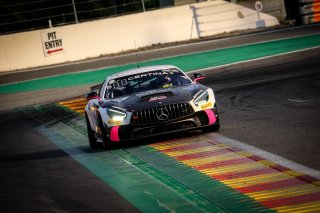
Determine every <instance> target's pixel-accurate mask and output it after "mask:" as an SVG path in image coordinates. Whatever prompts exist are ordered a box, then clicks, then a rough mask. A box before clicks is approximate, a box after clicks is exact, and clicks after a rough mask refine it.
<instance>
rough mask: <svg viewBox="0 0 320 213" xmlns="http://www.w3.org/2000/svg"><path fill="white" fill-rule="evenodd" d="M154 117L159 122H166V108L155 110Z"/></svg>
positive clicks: (167, 112)
mask: <svg viewBox="0 0 320 213" xmlns="http://www.w3.org/2000/svg"><path fill="white" fill-rule="evenodd" d="M156 116H157V118H158V119H159V120H160V121H164V120H167V119H168V117H169V111H168V110H167V109H166V108H164V107H161V108H159V109H158V110H157V112H156Z"/></svg>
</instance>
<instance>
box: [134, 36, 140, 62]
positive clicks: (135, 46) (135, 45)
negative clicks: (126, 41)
mask: <svg viewBox="0 0 320 213" xmlns="http://www.w3.org/2000/svg"><path fill="white" fill-rule="evenodd" d="M134 48H135V49H136V51H137V52H136V57H137V62H138V68H140V60H139V55H138V49H137V44H136V40H134Z"/></svg>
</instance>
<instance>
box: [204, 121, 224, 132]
mask: <svg viewBox="0 0 320 213" xmlns="http://www.w3.org/2000/svg"><path fill="white" fill-rule="evenodd" d="M219 129H220V124H219V123H217V124H213V125H211V126H206V127H203V129H202V132H203V133H207V132H216V131H218V130H219Z"/></svg>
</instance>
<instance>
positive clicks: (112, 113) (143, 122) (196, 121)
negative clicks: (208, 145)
mask: <svg viewBox="0 0 320 213" xmlns="http://www.w3.org/2000/svg"><path fill="white" fill-rule="evenodd" d="M194 77H195V78H194V80H193V81H192V80H191V79H190V78H189V77H188V76H187V75H186V74H185V73H184V72H182V71H181V70H180V69H179V68H177V67H175V66H171V65H163V66H149V67H141V68H136V69H132V70H128V71H124V72H120V73H117V74H113V75H111V76H108V77H107V78H106V79H105V81H104V82H103V84H102V85H101V88H100V90H99V91H98V92H95V91H94V92H91V93H89V94H88V95H87V98H88V100H89V101H88V103H87V106H86V108H85V117H86V122H87V128H88V137H89V143H90V146H91V147H92V148H97V147H101V146H102V145H104V146H105V147H108V145H109V144H110V143H114V142H119V141H128V140H132V139H139V138H144V137H149V136H154V135H160V134H167V133H172V132H178V131H186V130H193V129H199V128H201V129H203V130H204V131H216V130H219V128H220V124H219V116H218V111H217V107H216V100H215V97H214V93H213V91H212V89H211V88H208V87H206V86H204V85H201V84H199V83H198V82H197V81H198V80H200V79H202V78H204V75H203V74H201V73H195V74H194Z"/></svg>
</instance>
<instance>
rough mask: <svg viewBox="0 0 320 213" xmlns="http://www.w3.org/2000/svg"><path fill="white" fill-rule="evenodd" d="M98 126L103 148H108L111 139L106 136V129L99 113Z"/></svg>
mask: <svg viewBox="0 0 320 213" xmlns="http://www.w3.org/2000/svg"><path fill="white" fill-rule="evenodd" d="M99 128H100V131H101V139H102V142H103V146H104V148H105V149H108V148H110V147H111V141H110V139H109V138H108V136H107V131H106V128H105V126H104V124H103V121H102V118H101V116H100V115H99Z"/></svg>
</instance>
